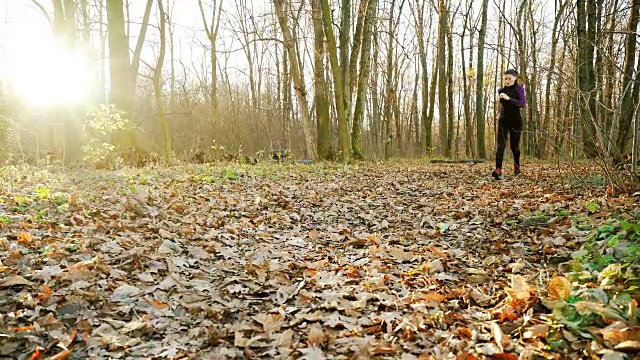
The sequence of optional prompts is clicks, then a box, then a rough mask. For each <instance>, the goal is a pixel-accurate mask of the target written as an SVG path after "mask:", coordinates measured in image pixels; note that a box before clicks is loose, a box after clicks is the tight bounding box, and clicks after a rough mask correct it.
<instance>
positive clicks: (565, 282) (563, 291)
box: [547, 276, 571, 301]
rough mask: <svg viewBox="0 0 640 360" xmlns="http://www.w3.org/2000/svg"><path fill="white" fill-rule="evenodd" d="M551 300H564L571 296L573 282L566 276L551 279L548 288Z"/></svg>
mask: <svg viewBox="0 0 640 360" xmlns="http://www.w3.org/2000/svg"><path fill="white" fill-rule="evenodd" d="M547 294H548V296H549V300H551V301H558V300H564V299H566V298H568V297H569V295H571V281H569V279H567V278H566V277H564V276H556V277H554V278H553V279H551V282H549V286H548V287H547Z"/></svg>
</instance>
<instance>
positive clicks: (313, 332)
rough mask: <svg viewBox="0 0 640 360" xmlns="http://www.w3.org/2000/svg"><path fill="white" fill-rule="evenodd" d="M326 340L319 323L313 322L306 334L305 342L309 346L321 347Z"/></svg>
mask: <svg viewBox="0 0 640 360" xmlns="http://www.w3.org/2000/svg"><path fill="white" fill-rule="evenodd" d="M326 340H327V335H326V334H325V332H324V329H323V328H322V326H320V325H319V324H313V325H312V326H311V329H309V334H308V335H307V344H308V345H309V346H310V347H314V346H315V347H319V348H320V347H322V346H323V345H324V344H325V342H326Z"/></svg>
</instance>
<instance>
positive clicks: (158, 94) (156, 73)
mask: <svg viewBox="0 0 640 360" xmlns="http://www.w3.org/2000/svg"><path fill="white" fill-rule="evenodd" d="M163 1H164V0H158V13H159V15H158V17H159V21H160V50H159V53H158V61H157V62H156V67H155V69H153V89H154V95H155V100H156V108H157V111H158V117H159V118H160V125H161V126H162V133H163V135H164V160H165V163H167V164H169V163H171V157H172V156H171V155H172V150H171V135H170V133H169V122H168V121H167V114H166V113H165V110H164V104H163V101H162V67H163V65H164V57H165V53H166V47H167V46H166V44H167V35H166V26H167V20H166V13H165V11H164V6H163V4H162V2H163Z"/></svg>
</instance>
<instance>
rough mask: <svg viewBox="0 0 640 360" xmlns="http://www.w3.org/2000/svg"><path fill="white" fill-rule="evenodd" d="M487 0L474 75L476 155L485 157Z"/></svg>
mask: <svg viewBox="0 0 640 360" xmlns="http://www.w3.org/2000/svg"><path fill="white" fill-rule="evenodd" d="M488 3H489V1H488V0H483V1H482V25H481V26H480V33H479V36H478V71H477V76H476V79H477V80H476V119H477V120H476V121H477V126H478V130H477V134H476V136H477V140H476V142H477V145H478V157H480V158H482V159H486V158H487V153H486V148H485V143H484V140H485V139H484V137H485V131H484V130H485V118H484V102H483V99H484V41H485V36H486V32H487V10H488V5H489V4H488Z"/></svg>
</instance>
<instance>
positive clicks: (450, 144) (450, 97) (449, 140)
mask: <svg viewBox="0 0 640 360" xmlns="http://www.w3.org/2000/svg"><path fill="white" fill-rule="evenodd" d="M451 23H452V24H453V16H452V17H451ZM447 44H448V45H449V46H448V55H449V56H448V60H447V80H448V83H447V90H448V91H447V97H448V100H449V103H448V109H447V116H448V121H447V147H446V150H445V156H446V157H451V156H452V154H453V138H454V133H453V117H454V107H453V76H454V75H453V34H452V33H451V27H450V26H448V27H447Z"/></svg>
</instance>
